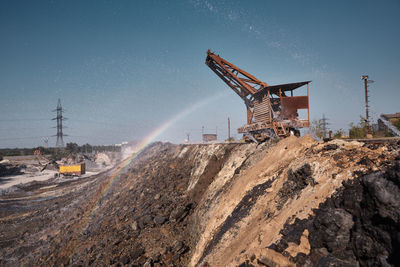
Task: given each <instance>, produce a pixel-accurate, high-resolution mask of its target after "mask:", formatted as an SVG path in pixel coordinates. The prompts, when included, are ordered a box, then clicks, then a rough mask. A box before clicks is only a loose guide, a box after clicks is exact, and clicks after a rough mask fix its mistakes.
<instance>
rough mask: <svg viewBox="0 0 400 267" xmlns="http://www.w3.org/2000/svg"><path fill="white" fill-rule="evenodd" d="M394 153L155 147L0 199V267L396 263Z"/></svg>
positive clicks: (399, 180) (294, 146) (288, 143)
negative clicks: (97, 171)
mask: <svg viewBox="0 0 400 267" xmlns="http://www.w3.org/2000/svg"><path fill="white" fill-rule="evenodd" d="M399 146H400V143H392V144H364V143H361V142H344V141H341V140H334V141H331V142H328V143H322V142H316V141H314V140H313V139H312V138H311V137H310V136H305V137H302V138H297V137H289V138H287V139H284V140H280V141H279V142H277V141H271V142H267V143H264V144H261V145H256V144H212V145H173V144H169V143H153V144H152V145H150V146H149V147H147V148H146V149H145V150H144V151H142V152H141V153H140V154H139V155H138V156H137V157H136V158H135V160H133V161H132V162H130V163H129V164H128V165H127V166H126V167H125V168H123V169H122V168H121V167H122V166H118V167H116V168H114V169H112V170H108V171H106V172H103V173H101V174H98V175H96V176H93V177H88V178H82V179H78V180H74V181H65V182H61V183H60V182H58V183H56V182H55V181H51V180H49V181H42V182H32V183H30V184H25V185H19V186H15V187H14V189H13V190H9V191H8V193H7V194H4V195H3V196H1V197H0V248H1V249H0V265H1V266H18V265H27V266H49V265H56V266H63V265H64V266H66V265H69V266H89V265H94V266H295V265H298V266H357V265H360V266H399V265H400V259H399V254H398V253H396V252H398V251H399V250H400V246H399V244H400V154H399ZM125 163H126V162H124V163H121V164H125Z"/></svg>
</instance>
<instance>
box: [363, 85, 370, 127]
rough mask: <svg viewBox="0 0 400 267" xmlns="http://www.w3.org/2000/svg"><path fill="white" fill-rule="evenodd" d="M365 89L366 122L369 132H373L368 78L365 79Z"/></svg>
mask: <svg viewBox="0 0 400 267" xmlns="http://www.w3.org/2000/svg"><path fill="white" fill-rule="evenodd" d="M364 89H365V123H366V126H367V134H369V133H371V129H370V125H369V114H368V113H369V110H368V79H364Z"/></svg>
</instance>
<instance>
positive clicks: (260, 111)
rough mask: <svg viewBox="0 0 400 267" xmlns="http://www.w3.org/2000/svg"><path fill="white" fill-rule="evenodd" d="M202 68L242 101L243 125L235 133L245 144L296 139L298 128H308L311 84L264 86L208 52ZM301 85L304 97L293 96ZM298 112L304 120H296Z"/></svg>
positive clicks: (298, 132)
mask: <svg viewBox="0 0 400 267" xmlns="http://www.w3.org/2000/svg"><path fill="white" fill-rule="evenodd" d="M206 65H207V66H208V67H210V69H211V70H212V71H214V72H215V73H216V74H217V75H218V76H219V77H220V78H221V79H222V80H223V81H224V82H225V83H226V84H227V85H228V86H229V87H230V88H232V90H233V91H235V93H236V94H238V95H239V96H240V97H241V98H242V99H243V101H244V104H245V105H246V109H247V124H245V125H244V126H242V127H240V128H239V129H238V133H241V134H243V138H244V139H245V140H246V141H248V142H251V141H254V142H257V143H258V142H263V141H265V140H267V139H269V138H274V137H287V136H290V135H297V136H299V135H300V130H299V129H300V128H304V127H309V126H310V110H309V105H308V103H309V83H310V82H311V81H304V82H296V83H287V84H278V85H268V84H267V83H266V82H262V81H260V80H258V79H257V78H256V77H254V76H253V75H251V74H249V73H247V72H246V71H244V70H242V69H240V68H238V67H236V66H235V65H233V64H232V63H230V62H228V61H227V60H225V59H223V58H221V57H220V56H219V55H216V54H214V53H212V52H210V50H208V51H207V58H206ZM304 85H307V95H306V96H293V91H294V90H295V89H297V88H299V87H302V86H304ZM289 93H290V95H289ZM299 109H306V110H307V119H299V114H298V110H299Z"/></svg>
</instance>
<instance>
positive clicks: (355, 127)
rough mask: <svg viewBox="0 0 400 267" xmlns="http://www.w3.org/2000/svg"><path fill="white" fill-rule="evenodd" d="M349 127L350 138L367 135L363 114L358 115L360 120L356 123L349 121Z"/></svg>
mask: <svg viewBox="0 0 400 267" xmlns="http://www.w3.org/2000/svg"><path fill="white" fill-rule="evenodd" d="M349 127H350V130H349V136H350V138H354V139H358V138H365V136H366V135H367V121H366V120H365V118H364V117H363V116H360V122H359V123H358V124H354V123H350V124H349Z"/></svg>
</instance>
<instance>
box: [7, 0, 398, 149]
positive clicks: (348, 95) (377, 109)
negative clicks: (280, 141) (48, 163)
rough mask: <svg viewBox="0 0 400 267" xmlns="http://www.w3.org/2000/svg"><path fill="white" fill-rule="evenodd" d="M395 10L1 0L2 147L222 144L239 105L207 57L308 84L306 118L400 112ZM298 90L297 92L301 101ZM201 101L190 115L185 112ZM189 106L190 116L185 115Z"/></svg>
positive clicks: (202, 0)
mask: <svg viewBox="0 0 400 267" xmlns="http://www.w3.org/2000/svg"><path fill="white" fill-rule="evenodd" d="M399 13H400V2H399V1H395V0H394V1H390V0H385V1H365V0H364V1H345V0H343V1H342V0H338V1H320V0H318V1H289V0H287V1H286V0H285V1H234V0H229V1H223V0H222V1H214V0H182V1H161V0H160V1H153V0H146V1H122V0H121V1H101V0H97V1H44V0H43V1H18V0H17V1H6V0H3V1H1V2H0V40H1V42H0V148H5V147H35V146H39V145H43V144H44V142H43V140H44V139H45V138H49V146H55V143H56V137H54V135H55V134H56V129H55V128H54V127H55V126H56V123H55V121H54V120H52V118H54V117H55V113H54V112H52V111H53V110H54V109H55V108H56V106H57V100H58V99H59V98H60V99H61V103H62V106H63V108H64V109H65V113H64V115H65V117H67V118H68V120H66V121H65V122H64V125H65V126H66V127H67V128H65V129H64V133H66V134H68V136H65V137H64V142H65V143H67V142H76V143H78V144H85V143H89V144H93V145H99V144H117V143H121V142H123V141H131V140H140V139H143V138H145V137H146V136H148V135H149V133H151V132H152V131H154V129H157V128H158V127H160V125H163V124H165V123H166V122H168V121H170V120H171V119H172V118H175V119H176V116H177V114H181V115H180V117H179V118H178V119H177V120H175V121H174V123H173V124H171V125H170V127H168V128H167V129H166V130H165V131H163V132H162V133H161V134H160V135H159V136H158V137H157V140H161V141H171V142H175V143H180V142H183V141H184V139H185V138H186V137H187V134H189V136H190V141H199V140H200V139H201V133H202V129H203V127H204V132H205V133H215V132H217V133H218V136H219V137H218V138H219V139H220V140H224V139H226V138H227V135H228V130H227V118H228V117H229V118H230V121H231V135H233V136H234V137H236V138H239V137H240V135H239V134H237V133H236V129H237V128H238V127H240V126H242V125H243V124H244V123H245V121H246V110H245V106H244V104H243V101H242V100H241V99H240V98H239V97H238V96H237V95H236V94H235V93H234V92H233V91H232V90H231V89H230V88H229V87H228V86H227V85H226V84H225V83H223V82H222V80H220V79H219V78H218V77H217V76H216V75H215V74H214V73H213V72H212V71H211V70H210V69H209V68H208V67H207V66H206V65H205V64H204V62H205V58H206V51H207V49H210V50H211V51H213V52H215V53H216V54H219V55H220V56H221V57H223V58H225V59H226V60H228V61H230V62H232V63H233V64H235V65H236V66H238V67H240V68H242V69H244V70H246V71H247V72H249V73H251V74H253V75H254V76H256V77H257V78H258V79H260V80H262V81H265V82H267V83H268V84H271V85H273V84H281V83H290V82H298V81H306V80H312V82H311V84H310V117H311V120H314V119H320V118H321V117H322V116H323V114H324V115H325V117H327V118H328V119H329V123H330V125H329V127H330V128H331V129H332V130H337V129H341V128H342V129H348V125H349V123H351V122H354V123H357V122H358V121H359V118H360V115H364V114H365V107H364V88H363V83H362V81H361V79H360V76H361V75H369V77H370V79H371V80H374V83H373V84H371V86H370V88H369V89H370V106H371V113H372V119H373V120H376V118H377V116H378V115H379V114H381V113H395V112H400V104H399V99H400V90H399V88H398V85H399V84H400V53H399V42H400V17H399V16H398V14H399ZM300 93H301V92H300ZM199 102H202V103H203V104H202V105H198V106H199V107H198V108H196V109H191V107H192V106H193V105H196V103H199ZM185 110H190V112H185Z"/></svg>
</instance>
